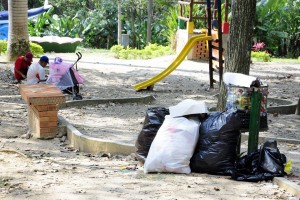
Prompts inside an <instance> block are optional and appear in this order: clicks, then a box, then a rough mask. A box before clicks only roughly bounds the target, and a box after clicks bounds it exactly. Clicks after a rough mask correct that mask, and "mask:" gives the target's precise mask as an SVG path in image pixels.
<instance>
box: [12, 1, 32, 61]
mask: <svg viewBox="0 0 300 200" xmlns="http://www.w3.org/2000/svg"><path fill="white" fill-rule="evenodd" d="M27 9H28V1H27V0H9V1H8V13H9V30H8V45H7V59H8V60H9V61H13V60H15V59H16V58H17V57H18V56H20V55H24V54H25V53H26V52H28V51H29V35H28V26H27V23H28V18H27Z"/></svg>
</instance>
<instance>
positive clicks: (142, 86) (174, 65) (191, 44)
mask: <svg viewBox="0 0 300 200" xmlns="http://www.w3.org/2000/svg"><path fill="white" fill-rule="evenodd" d="M204 40H212V38H211V36H205V35H197V36H193V37H191V38H190V39H189V40H188V42H187V43H186V44H185V46H184V47H183V49H182V50H181V52H180V53H179V55H178V56H177V58H176V59H175V60H174V61H173V62H172V63H171V64H170V66H169V67H168V68H166V69H165V70H164V71H162V72H161V73H159V74H157V75H156V76H154V77H152V78H151V79H149V80H146V81H144V82H141V83H138V84H136V85H134V86H133V87H134V89H135V90H142V89H146V88H147V87H149V86H152V85H154V84H155V83H156V82H158V81H161V80H162V79H164V78H165V77H166V76H168V75H169V74H171V72H173V71H174V70H175V69H176V68H177V67H178V66H179V65H180V63H181V62H182V61H183V60H184V59H185V57H186V56H187V54H188V53H189V52H190V50H191V49H192V48H193V47H194V45H195V43H196V42H199V41H204Z"/></svg>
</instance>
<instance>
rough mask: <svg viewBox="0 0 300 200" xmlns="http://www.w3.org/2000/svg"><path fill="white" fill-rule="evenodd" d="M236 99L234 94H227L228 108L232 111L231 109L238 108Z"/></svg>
mask: <svg viewBox="0 0 300 200" xmlns="http://www.w3.org/2000/svg"><path fill="white" fill-rule="evenodd" d="M235 104H236V97H235V94H234V93H233V92H231V91H230V90H229V92H228V93H227V100H226V108H227V109H231V108H236V105H235Z"/></svg>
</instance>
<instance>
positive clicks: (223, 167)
mask: <svg viewBox="0 0 300 200" xmlns="http://www.w3.org/2000/svg"><path fill="white" fill-rule="evenodd" d="M240 126H241V123H240V118H239V117H238V115H237V113H236V111H235V110H228V111H226V112H221V113H220V112H215V113H211V114H210V115H209V116H208V117H207V118H206V119H205V120H204V121H202V122H201V126H200V134H199V140H198V143H197V146H196V149H195V152H194V155H193V157H192V159H191V163H190V166H191V169H192V171H193V172H200V173H209V174H218V175H231V174H232V170H234V162H235V160H236V159H237V149H238V145H239V138H240V134H241V132H240Z"/></svg>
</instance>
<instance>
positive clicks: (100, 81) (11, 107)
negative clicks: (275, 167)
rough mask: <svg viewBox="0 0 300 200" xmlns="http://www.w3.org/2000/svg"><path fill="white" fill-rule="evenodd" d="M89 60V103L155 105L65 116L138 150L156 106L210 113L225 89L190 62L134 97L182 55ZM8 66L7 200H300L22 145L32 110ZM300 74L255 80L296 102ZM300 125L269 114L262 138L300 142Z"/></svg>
mask: <svg viewBox="0 0 300 200" xmlns="http://www.w3.org/2000/svg"><path fill="white" fill-rule="evenodd" d="M82 53H83V59H82V60H81V61H80V62H79V65H78V68H79V73H80V74H81V75H82V76H83V77H84V78H85V79H86V82H85V84H84V85H83V86H82V90H81V93H82V95H83V97H84V98H85V99H96V98H123V97H142V96H145V95H153V96H155V98H156V100H155V101H154V102H151V103H149V104H141V103H134V104H115V103H109V104H103V105H98V106H86V107H82V108H66V109H62V110H60V111H59V114H60V115H61V116H63V117H64V118H65V119H67V120H68V121H69V122H70V123H71V124H73V125H74V126H75V127H76V128H77V129H79V130H80V131H81V132H82V133H84V134H87V135H91V136H93V137H99V138H105V139H110V140H114V141H119V142H124V143H128V144H134V142H135V140H136V137H137V135H138V133H139V132H140V130H141V128H142V124H143V121H144V116H145V110H146V109H147V108H149V107H154V106H163V107H169V106H172V105H175V104H177V103H179V102H180V101H182V100H184V99H188V98H190V99H195V100H203V101H206V102H207V103H208V105H209V106H210V107H213V106H215V104H216V98H215V95H216V94H217V93H218V88H217V85H216V89H211V90H208V88H209V78H208V64H207V63H205V62H195V61H184V62H183V63H182V64H181V65H180V66H179V68H178V69H177V70H175V71H174V72H173V73H172V74H171V75H170V76H168V77H167V78H165V79H164V80H163V81H161V82H159V83H157V84H156V85H155V88H154V91H144V92H135V91H134V90H133V88H132V85H134V84H135V83H138V82H140V81H143V80H145V79H147V78H150V77H152V76H153V75H155V74H157V73H159V72H160V71H162V70H163V69H164V68H165V67H167V66H168V64H170V63H171V62H172V61H173V60H174V58H175V55H172V56H165V57H161V58H155V59H151V60H142V61H141V60H118V59H114V58H112V57H109V56H101V54H100V55H97V54H85V53H84V52H82ZM49 56H50V58H54V57H55V56H61V57H62V58H63V59H64V60H65V61H68V62H73V61H75V60H76V55H75V54H55V55H54V54H51V55H49ZM9 66H11V64H0V67H1V68H0V70H1V71H0V83H1V84H0V123H1V125H0V169H1V172H0V198H1V199H103V198H104V197H105V198H106V199H254V198H255V199H299V198H298V197H294V196H293V195H291V194H289V193H287V192H286V191H284V190H282V189H280V188H278V186H277V185H276V184H273V183H272V182H261V183H248V182H236V181H232V180H230V178H229V177H222V176H212V175H207V174H195V173H192V174H190V175H175V174H144V173H143V171H142V168H141V167H140V166H138V165H137V164H138V163H137V161H135V159H134V156H133V155H129V156H120V155H114V156H111V155H106V154H101V155H91V154H87V153H83V152H78V150H76V149H73V148H71V147H69V146H68V143H67V141H64V139H65V138H55V139H53V140H37V139H32V138H31V139H23V138H21V135H23V134H24V133H26V132H27V130H28V127H27V112H26V106H25V104H24V101H23V100H22V99H21V97H20V96H19V92H18V87H17V85H14V84H11V81H10V79H9V78H8V77H7V74H8V73H7V70H6V69H8V68H9ZM299 69H300V64H299V63H274V62H271V63H254V64H252V65H251V75H253V76H258V77H260V79H261V80H262V81H263V82H266V83H268V85H269V92H270V94H269V97H272V98H279V99H286V100H291V101H297V100H298V99H299V95H300V91H299V88H300V87H299V86H300V70H299ZM215 78H216V79H218V77H217V76H216V77H215ZM299 122H300V116H296V115H278V116H277V115H275V116H273V115H271V114H270V115H268V125H269V130H268V131H265V132H261V133H260V134H261V135H263V136H273V137H280V138H288V139H298V140H299V139H300V131H299V130H300V123H299ZM245 145H246V144H243V147H244V148H245ZM279 148H280V150H281V152H282V153H285V154H286V155H287V157H288V159H289V158H290V159H293V158H294V157H299V156H300V150H299V148H300V145H292V144H285V143H282V144H279ZM294 165H299V166H300V163H298V162H295V163H294ZM295 169H296V170H295V174H296V175H298V173H299V171H297V170H298V169H297V168H295ZM296 179H297V178H296Z"/></svg>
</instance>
